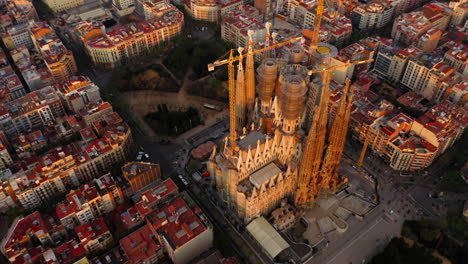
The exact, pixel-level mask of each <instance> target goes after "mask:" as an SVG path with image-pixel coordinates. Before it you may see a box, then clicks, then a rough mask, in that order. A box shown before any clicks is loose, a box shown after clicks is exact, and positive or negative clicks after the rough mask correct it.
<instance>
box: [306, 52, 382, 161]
mask: <svg viewBox="0 0 468 264" xmlns="http://www.w3.org/2000/svg"><path fill="white" fill-rule="evenodd" d="M373 61H374V60H373V59H369V60H363V61H353V62H346V63H344V64H341V65H335V66H332V67H329V68H324V69H319V70H311V71H309V72H308V73H307V74H308V75H309V76H310V75H312V74H314V73H319V72H328V73H331V72H332V71H333V70H336V69H339V68H343V67H349V66H352V65H359V64H366V63H371V62H373ZM327 76H328V78H330V77H331V74H328V75H327ZM328 78H326V80H325V85H324V86H326V87H328V85H329V83H330V81H329V80H328ZM327 81H328V82H327ZM368 145H369V137H368V136H367V134H366V140H365V142H364V146H363V147H362V151H361V156H360V157H359V161H358V163H357V165H358V166H359V167H361V166H362V164H363V162H364V156H365V155H366V150H367V146H368Z"/></svg>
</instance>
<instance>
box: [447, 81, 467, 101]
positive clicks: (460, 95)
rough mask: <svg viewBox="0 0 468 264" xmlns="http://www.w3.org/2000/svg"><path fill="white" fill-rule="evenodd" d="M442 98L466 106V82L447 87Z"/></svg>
mask: <svg viewBox="0 0 468 264" xmlns="http://www.w3.org/2000/svg"><path fill="white" fill-rule="evenodd" d="M444 98H446V99H447V100H448V101H450V102H452V103H454V104H457V105H460V106H467V104H468V80H464V81H461V82H460V83H458V84H456V85H454V86H452V87H449V88H448V89H447V90H446V91H445V95H444Z"/></svg>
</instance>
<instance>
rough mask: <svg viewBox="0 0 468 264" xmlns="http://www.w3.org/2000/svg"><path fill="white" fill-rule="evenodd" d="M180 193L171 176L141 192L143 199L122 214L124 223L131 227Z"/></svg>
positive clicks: (121, 217) (141, 221) (128, 227)
mask: <svg viewBox="0 0 468 264" xmlns="http://www.w3.org/2000/svg"><path fill="white" fill-rule="evenodd" d="M178 194H179V189H178V188H177V185H176V184H175V183H174V182H173V181H172V180H171V179H170V178H169V179H167V180H165V181H163V182H162V183H160V184H158V185H157V186H155V187H154V188H151V189H149V190H147V191H145V192H143V193H142V194H141V200H140V201H139V202H137V203H136V204H135V205H134V206H133V207H131V208H129V209H128V210H127V211H126V212H124V213H122V214H121V215H120V219H121V221H122V223H123V224H124V225H125V227H126V228H127V229H131V228H133V227H135V226H137V225H139V224H141V223H143V222H144V221H145V217H146V216H147V215H149V214H150V213H152V212H154V211H155V210H158V209H159V208H160V207H161V206H163V205H164V204H165V203H167V202H169V201H171V200H173V199H174V198H175V197H176V196H177V195H178Z"/></svg>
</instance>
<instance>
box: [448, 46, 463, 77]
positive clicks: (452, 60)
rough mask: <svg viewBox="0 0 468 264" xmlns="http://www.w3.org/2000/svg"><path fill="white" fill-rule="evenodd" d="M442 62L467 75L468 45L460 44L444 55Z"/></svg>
mask: <svg viewBox="0 0 468 264" xmlns="http://www.w3.org/2000/svg"><path fill="white" fill-rule="evenodd" d="M444 62H445V63H447V64H448V65H450V66H452V67H453V68H455V70H457V71H458V72H459V73H462V74H464V75H467V74H468V45H466V44H464V43H460V44H458V45H456V46H455V47H453V48H451V49H450V50H448V51H447V52H445V54H444Z"/></svg>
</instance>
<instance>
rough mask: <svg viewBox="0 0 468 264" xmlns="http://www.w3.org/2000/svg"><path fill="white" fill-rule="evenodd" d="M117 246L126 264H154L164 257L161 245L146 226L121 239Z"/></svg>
mask: <svg viewBox="0 0 468 264" xmlns="http://www.w3.org/2000/svg"><path fill="white" fill-rule="evenodd" d="M119 244H120V248H121V249H122V250H123V252H124V254H125V256H126V257H127V259H128V262H127V263H128V264H139V263H155V262H157V261H158V259H159V258H162V257H163V256H164V252H163V248H162V246H161V243H160V242H159V241H158V239H157V238H156V237H155V235H154V234H153V233H152V232H151V229H150V227H149V226H147V225H145V226H143V227H142V228H140V229H138V230H137V231H135V232H133V233H131V234H130V235H128V236H126V237H124V238H122V239H121V240H120V243H119Z"/></svg>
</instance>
